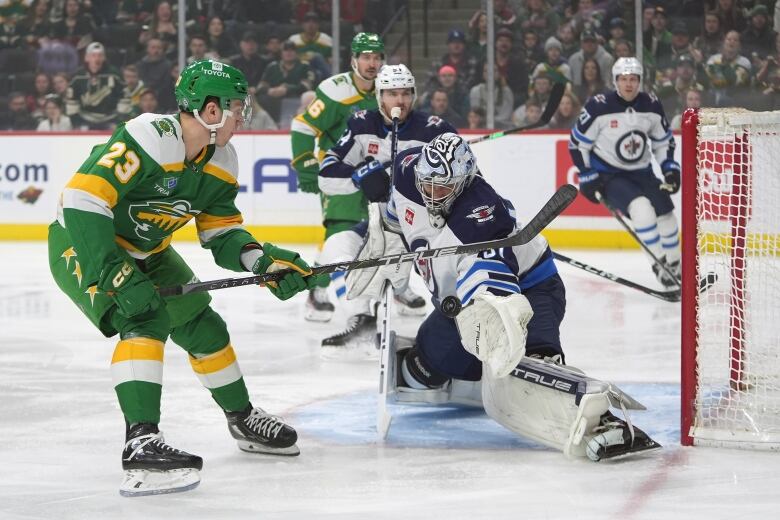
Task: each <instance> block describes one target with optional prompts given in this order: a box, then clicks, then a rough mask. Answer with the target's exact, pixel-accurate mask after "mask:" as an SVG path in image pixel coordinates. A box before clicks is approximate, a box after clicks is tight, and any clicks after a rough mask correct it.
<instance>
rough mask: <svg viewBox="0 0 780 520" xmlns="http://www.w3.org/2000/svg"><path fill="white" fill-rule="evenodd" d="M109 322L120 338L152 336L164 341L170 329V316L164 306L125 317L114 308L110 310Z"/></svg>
mask: <svg viewBox="0 0 780 520" xmlns="http://www.w3.org/2000/svg"><path fill="white" fill-rule="evenodd" d="M110 312H111V317H110V322H111V325H112V326H113V327H114V329H116V330H117V332H119V337H120V338H122V339H129V338H153V339H156V340H159V341H162V342H163V343H165V341H166V340H167V339H168V334H169V333H170V331H171V318H170V316H169V315H168V311H167V310H166V309H165V306H161V307H158V308H157V309H155V310H153V311H149V312H145V313H143V314H139V315H136V316H133V317H132V318H126V317H125V316H122V315H121V314H119V313H118V312H116V308H114V309H113V310H111V311H110Z"/></svg>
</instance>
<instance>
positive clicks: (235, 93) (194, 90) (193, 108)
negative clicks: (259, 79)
mask: <svg viewBox="0 0 780 520" xmlns="http://www.w3.org/2000/svg"><path fill="white" fill-rule="evenodd" d="M175 94H176V103H177V104H178V106H179V110H181V111H182V112H191V113H192V114H193V115H194V116H195V119H197V120H198V121H199V122H200V124H202V125H203V126H205V127H206V128H208V129H209V130H211V131H216V129H217V128H221V127H222V126H223V125H224V124H225V120H226V119H227V117H229V116H233V117H240V119H241V121H242V122H243V124H244V125H247V124H249V120H250V119H251V117H252V102H251V99H250V97H249V89H248V84H247V81H246V77H245V76H244V73H243V72H241V71H240V70H239V69H237V68H236V67H233V66H232V65H228V64H226V63H221V62H219V61H214V60H201V61H196V62H194V63H191V64H190V65H188V66H187V67H186V68H185V69H184V70H183V71H181V74H180V75H179V79H178V80H176V87H175ZM209 97H215V98H217V99H218V100H219V107H220V108H221V109H222V121H221V122H220V123H217V124H214V125H207V124H206V123H205V122H204V121H203V119H201V117H200V114H199V112H200V110H202V109H203V105H204V104H205V103H206V100H207V99H208V98H209ZM233 99H239V100H241V101H242V102H243V106H242V108H241V113H240V114H233V112H232V111H231V110H230V102H231V101H232V100H233Z"/></svg>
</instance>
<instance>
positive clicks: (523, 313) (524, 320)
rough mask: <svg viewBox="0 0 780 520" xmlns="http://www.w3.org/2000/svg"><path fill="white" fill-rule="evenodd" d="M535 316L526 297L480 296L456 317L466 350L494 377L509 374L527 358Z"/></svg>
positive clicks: (485, 294) (485, 293) (475, 297)
mask: <svg viewBox="0 0 780 520" xmlns="http://www.w3.org/2000/svg"><path fill="white" fill-rule="evenodd" d="M533 315H534V311H533V309H531V304H530V302H529V301H528V298H526V297H525V296H523V295H522V294H511V295H509V296H496V295H494V294H490V293H489V292H487V291H486V290H485V291H483V292H481V293H478V294H477V295H476V296H474V298H473V299H472V300H471V301H470V302H469V303H468V305H466V306H464V307H463V309H462V310H461V311H460V314H458V315H457V317H456V318H455V322H456V323H457V325H458V331H459V332H460V338H461V342H462V343H463V347H464V348H465V349H466V350H467V351H468V352H470V353H471V354H473V355H474V356H476V358H477V359H479V360H480V361H482V363H483V364H484V365H485V368H486V369H487V371H489V372H490V374H491V375H492V376H493V377H496V378H500V377H504V376H507V375H509V373H510V372H512V369H514V368H515V367H516V366H517V364H518V363H519V362H520V360H521V359H522V357H523V356H524V355H525V342H526V339H527V338H528V322H529V321H531V318H532V317H533Z"/></svg>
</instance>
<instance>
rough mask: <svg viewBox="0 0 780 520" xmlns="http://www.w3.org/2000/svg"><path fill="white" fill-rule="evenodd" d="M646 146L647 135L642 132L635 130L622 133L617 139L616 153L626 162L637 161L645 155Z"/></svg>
mask: <svg viewBox="0 0 780 520" xmlns="http://www.w3.org/2000/svg"><path fill="white" fill-rule="evenodd" d="M646 147H647V136H646V135H645V134H644V133H642V132H639V131H636V130H633V131H631V132H629V133H627V134H624V135H622V136H621V137H620V138H619V139H618V140H617V143H616V144H615V155H617V156H618V158H620V160H622V161H624V162H627V163H635V162H637V161H639V160H640V159H641V158H642V157H643V156H644V154H645V148H646Z"/></svg>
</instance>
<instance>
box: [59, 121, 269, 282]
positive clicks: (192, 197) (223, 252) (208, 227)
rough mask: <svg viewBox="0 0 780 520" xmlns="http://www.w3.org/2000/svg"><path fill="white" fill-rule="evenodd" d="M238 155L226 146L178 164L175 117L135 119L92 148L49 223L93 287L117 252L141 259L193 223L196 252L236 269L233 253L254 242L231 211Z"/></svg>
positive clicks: (181, 158)
mask: <svg viewBox="0 0 780 520" xmlns="http://www.w3.org/2000/svg"><path fill="white" fill-rule="evenodd" d="M237 174H238V158H237V156H236V151H235V149H234V148H233V146H232V145H231V144H228V145H227V146H225V147H217V146H214V145H211V146H207V147H206V148H204V149H203V151H202V152H201V153H200V155H199V156H198V157H197V158H195V159H194V160H193V161H187V160H186V159H185V148H184V141H183V140H182V128H181V125H180V123H179V119H178V116H172V115H159V114H142V115H140V116H138V117H136V118H135V119H131V120H130V121H128V122H127V123H126V124H124V125H120V126H119V127H118V128H117V129H116V130H115V131H114V133H113V135H112V136H111V138H110V139H109V140H108V142H107V143H105V144H101V145H98V146H96V147H95V148H93V149H92V153H91V154H90V156H89V158H88V159H87V160H86V161H85V162H84V164H82V166H81V167H80V168H79V170H78V172H77V173H76V174H75V175H74V176H73V178H71V180H70V181H69V182H68V184H67V185H66V187H65V189H64V190H63V192H62V196H61V197H60V202H59V208H58V212H57V220H58V221H59V223H60V224H61V225H62V226H63V227H64V228H65V229H66V230H67V231H68V234H69V235H70V237H71V239H72V240H73V245H74V246H75V249H76V251H78V254H79V259H80V264H81V270H82V276H83V277H84V279H85V281H86V282H87V283H88V284H92V283H94V282H96V281H97V280H98V278H99V276H100V271H101V269H102V268H103V266H104V265H105V264H106V263H107V262H109V261H112V260H114V259H115V258H116V255H117V252H118V251H119V249H118V248H122V249H124V250H126V251H127V252H128V253H129V254H130V255H132V256H133V257H135V258H138V259H144V258H147V257H149V256H150V255H153V254H154V253H157V252H160V251H162V250H164V249H165V248H167V247H168V245H169V244H170V242H171V238H172V235H173V232H174V231H176V230H177V229H179V228H181V227H182V226H184V225H185V224H186V223H187V222H189V221H190V220H191V219H193V218H194V219H195V223H196V225H197V229H198V236H199V238H200V242H201V244H202V245H203V247H206V248H209V249H211V250H212V253H213V254H214V258H215V260H216V261H217V264H219V265H220V266H222V267H225V268H228V269H232V270H234V271H242V270H243V268H242V266H241V265H240V258H239V257H240V250H241V248H242V247H243V246H244V245H246V244H248V243H252V242H255V239H254V238H253V237H252V236H251V235H250V234H249V233H248V232H247V231H246V230H245V229H244V228H243V226H242V222H243V219H242V217H241V213H240V212H239V211H238V209H237V208H236V206H235V198H236V194H237V193H238V181H237V180H236V177H237Z"/></svg>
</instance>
